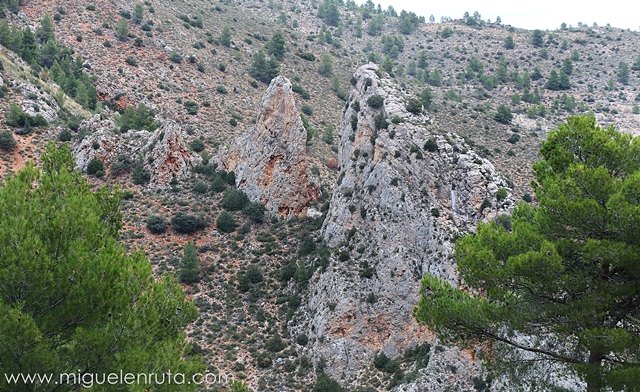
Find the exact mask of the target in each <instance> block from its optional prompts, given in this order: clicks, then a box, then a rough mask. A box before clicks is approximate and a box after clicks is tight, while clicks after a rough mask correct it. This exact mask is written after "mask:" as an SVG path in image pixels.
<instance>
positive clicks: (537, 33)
mask: <svg viewBox="0 0 640 392" xmlns="http://www.w3.org/2000/svg"><path fill="white" fill-rule="evenodd" d="M531 44H533V46H534V47H536V48H541V47H542V45H543V44H544V33H543V32H542V30H538V29H536V30H533V33H532V34H531Z"/></svg>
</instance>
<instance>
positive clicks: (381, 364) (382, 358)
mask: <svg viewBox="0 0 640 392" xmlns="http://www.w3.org/2000/svg"><path fill="white" fill-rule="evenodd" d="M389 361H390V359H389V357H387V356H386V355H385V353H384V352H382V351H381V352H380V354H378V355H376V356H375V358H374V359H373V366H375V367H376V369H378V370H384V368H385V367H386V366H387V364H388V363H389Z"/></svg>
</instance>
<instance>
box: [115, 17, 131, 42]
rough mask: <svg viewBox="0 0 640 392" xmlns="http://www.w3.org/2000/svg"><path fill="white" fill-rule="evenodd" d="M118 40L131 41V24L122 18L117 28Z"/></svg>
mask: <svg viewBox="0 0 640 392" xmlns="http://www.w3.org/2000/svg"><path fill="white" fill-rule="evenodd" d="M116 38H118V40H120V41H126V40H128V39H129V23H128V22H127V20H126V19H125V18H120V20H119V21H118V24H117V26H116Z"/></svg>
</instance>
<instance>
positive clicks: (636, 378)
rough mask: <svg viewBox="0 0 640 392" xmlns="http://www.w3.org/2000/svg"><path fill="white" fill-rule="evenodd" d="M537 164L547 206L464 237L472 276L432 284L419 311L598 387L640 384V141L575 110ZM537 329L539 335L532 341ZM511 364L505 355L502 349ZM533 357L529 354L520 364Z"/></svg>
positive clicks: (449, 333)
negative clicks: (457, 284) (453, 282)
mask: <svg viewBox="0 0 640 392" xmlns="http://www.w3.org/2000/svg"><path fill="white" fill-rule="evenodd" d="M540 152H541V156H542V160H541V161H539V162H537V163H536V164H535V165H534V172H535V176H536V180H535V190H536V198H537V200H538V201H539V204H538V205H536V206H532V205H530V204H527V203H523V204H521V205H519V206H518V207H517V208H516V210H515V211H514V213H513V216H512V219H511V221H512V224H511V227H510V229H508V228H505V226H504V225H500V224H498V223H495V222H494V223H486V224H481V225H480V226H479V227H478V229H477V232H476V233H475V234H472V235H468V236H465V237H463V238H461V239H460V240H459V241H457V243H456V248H455V256H456V261H457V264H458V268H459V271H460V277H461V279H462V282H464V284H465V285H466V286H467V287H470V288H471V290H464V291H463V290H461V289H459V288H454V287H453V286H452V285H451V284H450V283H448V282H445V281H443V280H441V279H439V278H437V277H434V276H430V275H428V276H426V277H425V278H424V279H423V282H422V290H421V291H422V296H421V300H420V303H419V305H418V307H417V308H416V309H415V313H414V314H415V316H416V318H417V319H418V320H419V321H421V322H424V323H427V324H428V325H430V326H432V327H434V328H435V330H436V331H437V332H438V333H439V337H441V338H443V339H448V340H453V341H457V342H458V343H461V342H462V343H465V342H466V343H473V342H475V343H478V342H480V341H486V340H489V341H493V342H494V346H493V347H494V349H495V350H498V349H499V348H500V347H503V348H504V347H511V348H514V349H515V350H519V351H526V352H528V355H533V361H531V362H535V361H545V362H550V363H556V364H564V365H565V366H566V367H568V368H569V369H570V370H571V371H573V372H574V373H575V374H576V375H578V376H579V377H581V378H583V379H584V380H585V381H586V383H587V386H588V387H587V390H588V391H602V390H606V388H610V389H612V390H616V391H618V390H633V388H634V387H635V386H638V385H640V235H638V233H640V138H638V137H636V138H633V137H632V136H631V135H628V134H622V133H619V132H617V131H616V130H615V129H613V128H612V127H610V128H605V129H603V128H600V127H599V126H597V125H596V123H595V119H594V118H593V117H590V116H580V117H571V118H569V119H568V121H567V122H566V123H564V124H562V125H560V127H559V128H558V129H557V130H556V131H554V132H552V133H551V134H550V135H549V138H548V140H547V141H545V142H544V143H543V144H542V147H541V151H540ZM526 337H529V338H526ZM491 357H492V358H493V359H494V360H496V361H499V360H500V358H501V355H492V356H491ZM520 362H523V361H520Z"/></svg>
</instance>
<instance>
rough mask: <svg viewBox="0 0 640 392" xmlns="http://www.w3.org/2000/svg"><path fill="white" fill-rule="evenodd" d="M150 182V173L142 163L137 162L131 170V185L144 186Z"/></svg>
mask: <svg viewBox="0 0 640 392" xmlns="http://www.w3.org/2000/svg"><path fill="white" fill-rule="evenodd" d="M149 181H151V173H149V171H148V170H147V169H145V168H144V165H143V164H142V161H138V162H137V163H136V166H135V167H134V168H133V183H134V184H136V185H145V184H148V183H149Z"/></svg>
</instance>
